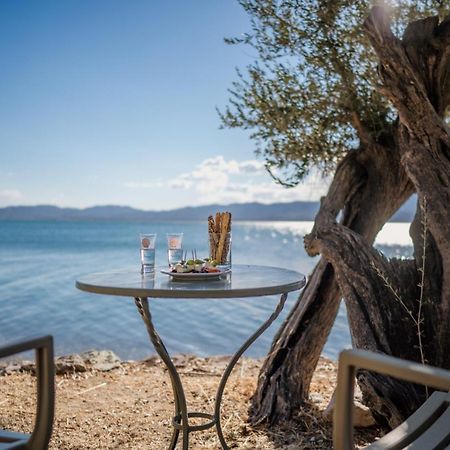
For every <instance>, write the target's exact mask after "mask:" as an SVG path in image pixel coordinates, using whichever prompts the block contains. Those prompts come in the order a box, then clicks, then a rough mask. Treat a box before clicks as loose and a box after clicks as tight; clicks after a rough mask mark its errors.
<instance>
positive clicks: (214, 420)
mask: <svg viewBox="0 0 450 450" xmlns="http://www.w3.org/2000/svg"><path fill="white" fill-rule="evenodd" d="M286 299H287V293H286V294H282V295H281V298H280V301H279V302H278V305H277V307H276V309H275V311H274V312H273V313H272V314H271V316H270V317H269V318H268V319H267V321H266V322H264V323H263V325H261V327H259V328H258V330H257V331H256V332H255V333H254V334H253V335H252V336H250V338H249V339H248V340H247V341H246V342H245V343H244V344H243V345H242V346H241V347H240V348H239V350H238V351H237V352H236V353H235V355H234V356H233V357H232V359H231V361H230V362H229V363H228V365H227V368H226V369H225V372H224V374H223V375H222V378H221V380H220V384H219V387H218V389H217V394H216V400H215V408H214V415H211V414H207V413H201V412H191V413H188V411H187V405H186V396H185V395H184V390H183V385H182V384H181V379H180V376H179V374H178V372H177V369H176V368H175V365H174V364H173V362H172V360H171V359H170V356H169V353H168V352H167V349H166V347H165V345H164V343H163V342H162V340H161V338H160V336H159V335H158V333H157V332H156V330H155V327H154V325H153V322H152V316H151V314H150V309H149V306H148V299H147V298H145V297H143V298H135V302H136V306H137V308H138V311H139V313H140V315H141V317H142V319H143V320H144V323H145V326H146V327H147V332H148V335H149V337H150V340H151V341H152V344H153V347H154V348H155V350H156V352H157V353H158V355H159V356H160V357H161V359H162V360H163V362H164V364H165V365H166V367H167V370H168V372H169V376H170V381H171V383H172V390H173V396H174V401H175V416H174V417H173V419H172V426H173V428H174V429H173V433H172V438H171V441H170V445H169V448H168V450H175V448H176V445H177V441H178V437H179V433H180V431H182V433H183V450H188V449H189V433H191V432H193V431H201V430H206V429H208V428H211V427H213V426H215V427H216V431H217V435H218V437H219V441H220V444H221V445H222V448H223V449H224V450H229V447H228V445H227V444H226V442H225V438H224V436H223V432H222V426H221V424H220V408H221V402H222V397H223V392H224V390H225V386H226V383H227V381H228V378H229V376H230V374H231V372H232V370H233V368H234V366H235V365H236V363H237V362H238V360H239V358H240V357H241V356H242V354H243V353H244V352H245V351H246V350H247V349H248V348H249V347H250V345H252V344H253V342H255V340H256V339H258V337H259V336H261V334H262V333H264V331H265V330H266V329H267V328H268V327H269V326H270V325H271V324H272V322H273V321H274V320H275V319H276V318H277V317H278V315H279V314H280V312H281V311H282V309H283V307H284V303H285V302H286ZM192 417H197V418H204V419H209V422H206V423H204V424H202V425H189V418H192Z"/></svg>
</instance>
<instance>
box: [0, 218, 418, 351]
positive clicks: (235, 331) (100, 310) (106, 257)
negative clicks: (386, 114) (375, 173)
mask: <svg viewBox="0 0 450 450" xmlns="http://www.w3.org/2000/svg"><path fill="white" fill-rule="evenodd" d="M311 227H312V222H241V223H235V224H234V225H233V263H242V264H260V265H271V266H288V267H290V268H293V269H295V270H298V271H300V272H303V273H305V274H308V273H310V272H311V270H312V269H313V267H314V265H315V263H316V262H317V259H315V258H309V257H308V256H307V255H306V254H305V251H304V249H303V245H302V240H303V235H304V234H305V233H307V232H308V231H309V230H310V229H311ZM180 231H182V232H184V233H185V235H184V246H185V248H189V249H190V248H195V249H196V250H197V253H198V254H199V255H206V254H207V240H206V227H205V224H204V223H193V222H190V223H187V222H186V223H183V222H177V223H175V222H172V223H136V222H129V223H128V222H0V345H1V343H5V342H10V341H12V340H16V339H19V338H22V337H26V336H31V335H37V334H47V333H49V334H53V336H54V338H55V347H56V353H57V354H58V355H60V354H69V353H73V352H80V351H84V350H88V349H111V350H113V351H114V352H116V353H117V354H118V355H119V356H120V357H121V358H123V359H140V358H144V357H146V356H148V355H149V354H151V353H152V351H153V349H152V348H151V347H150V343H149V341H148V337H147V334H146V330H145V327H144V325H143V323H142V322H141V319H140V317H139V314H138V312H137V310H136V308H135V306H134V302H133V300H132V299H129V298H122V297H108V296H102V295H94V294H89V293H85V292H81V291H79V290H77V289H76V288H75V280H76V279H77V278H78V277H79V276H80V275H82V274H85V273H89V272H95V271H107V270H114V269H118V268H125V267H129V266H136V267H139V264H140V261H139V243H138V235H139V233H140V232H152V233H153V232H154V233H157V234H158V237H157V250H156V264H157V265H164V264H166V263H167V259H166V244H165V234H166V233H167V232H180ZM377 242H378V246H379V248H380V249H381V250H382V251H383V252H384V253H385V254H387V255H389V256H393V255H396V256H410V254H411V251H412V248H411V243H410V241H409V237H408V224H387V225H386V227H385V228H384V229H383V231H382V232H381V233H380V236H379V238H378V240H377ZM297 296H298V293H291V294H290V295H289V298H288V301H287V303H286V306H285V309H284V311H283V313H282V315H281V316H280V317H279V318H278V319H277V321H276V322H275V323H274V324H273V325H272V327H271V328H270V329H269V330H268V331H267V332H266V333H265V334H264V335H263V336H262V337H261V338H260V339H259V340H258V341H257V342H256V343H255V344H254V345H253V347H251V348H250V349H249V351H248V352H247V354H248V355H249V356H263V355H265V354H266V352H267V350H268V348H269V346H270V343H271V340H272V337H273V335H274V333H275V331H276V330H277V329H278V327H279V326H280V324H281V322H282V320H283V319H284V318H285V317H286V315H287V313H288V311H289V309H290V308H292V305H293V304H294V302H295V300H296V298H297ZM277 301H278V296H274V297H270V298H261V297H258V298H251V299H236V300H210V301H206V302H205V301H198V300H168V299H164V300H158V299H156V300H151V309H152V313H153V317H154V321H155V323H156V326H157V329H158V331H159V332H160V334H161V336H162V338H163V340H164V341H165V343H166V345H167V347H168V350H169V351H170V352H172V353H195V354H198V355H213V354H214V355H217V354H232V353H234V351H235V350H236V349H237V348H238V347H239V346H240V345H241V344H242V343H243V342H244V340H246V339H247V337H248V336H249V335H250V334H252V333H253V332H254V330H255V329H256V328H258V326H259V325H260V324H261V323H262V322H263V321H264V320H265V319H266V318H267V317H268V316H269V315H270V313H271V312H272V311H273V308H274V306H275V304H276V302H277ZM349 345H350V337H349V333H348V327H347V322H346V318H345V310H344V308H343V307H342V308H341V310H340V312H339V315H338V317H337V320H336V323H335V325H334V328H333V330H332V333H331V336H330V338H329V340H328V343H327V345H326V347H325V349H324V354H325V355H327V356H329V357H332V358H336V356H337V354H338V352H339V351H340V350H341V349H342V348H345V347H347V346H349Z"/></svg>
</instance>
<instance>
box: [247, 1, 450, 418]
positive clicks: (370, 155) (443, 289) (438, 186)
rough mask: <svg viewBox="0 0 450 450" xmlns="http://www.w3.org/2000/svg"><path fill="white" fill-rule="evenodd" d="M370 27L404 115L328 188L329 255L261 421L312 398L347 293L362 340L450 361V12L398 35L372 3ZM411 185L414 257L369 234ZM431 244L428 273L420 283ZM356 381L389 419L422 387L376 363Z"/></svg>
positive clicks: (293, 320)
mask: <svg viewBox="0 0 450 450" xmlns="http://www.w3.org/2000/svg"><path fill="white" fill-rule="evenodd" d="M365 27H366V31H367V34H368V35H369V38H370V40H371V43H372V45H373V47H374V49H375V51H376V52H377V54H378V56H379V58H380V76H381V78H382V81H383V86H382V87H381V89H382V91H383V92H384V93H385V94H386V95H387V96H388V97H389V99H390V100H391V101H392V103H393V104H394V106H395V107H396V108H397V110H398V113H399V120H398V122H397V123H396V124H395V126H393V128H392V129H391V130H389V132H386V134H385V135H384V136H382V137H381V138H377V139H373V140H372V139H371V138H370V133H369V138H367V135H366V136H365V139H361V147H360V149H358V150H357V151H354V152H351V153H349V154H348V155H347V157H346V158H344V160H343V161H342V162H341V164H340V165H339V166H338V168H337V170H336V175H335V178H334V180H333V182H332V184H331V187H330V190H329V192H328V194H327V196H326V197H324V198H323V199H322V202H321V208H320V210H319V213H318V214H317V216H316V220H315V225H314V228H313V230H312V232H311V234H310V235H308V236H306V237H305V247H306V249H307V251H308V253H309V254H311V255H315V254H318V253H320V254H321V255H322V260H321V261H320V262H319V264H318V266H317V267H316V268H315V270H314V272H313V274H312V276H311V277H310V279H309V281H308V284H307V286H306V288H305V290H304V291H303V293H302V295H301V296H300V298H299V300H298V302H297V303H296V305H295V306H294V308H293V310H292V311H291V313H290V314H289V316H288V318H287V319H286V321H285V323H284V324H283V326H282V328H281V329H280V331H279V332H278V334H277V336H276V338H275V339H274V342H273V344H272V348H271V351H270V353H269V355H268V357H267V359H266V361H265V364H264V366H263V368H262V370H261V374H260V377H259V380H258V387H257V391H256V393H255V395H254V397H253V400H252V408H251V421H252V422H253V423H254V424H257V423H261V422H269V423H275V422H279V421H282V420H285V419H288V418H290V417H292V416H293V415H294V414H295V412H296V411H297V410H298V408H299V407H300V406H301V404H302V403H303V402H304V401H305V400H306V399H307V396H308V393H309V384H310V381H311V377H312V373H313V370H314V368H315V366H316V363H317V361H318V358H319V356H320V352H321V350H322V347H323V345H324V344H325V342H326V338H327V336H328V333H329V331H330V328H331V326H332V323H333V321H334V318H335V316H336V313H337V310H338V307H339V302H340V298H341V297H344V298H345V301H346V306H347V311H348V317H349V325H350V331H351V336H352V342H353V345H354V346H356V347H359V348H365V349H369V350H374V351H379V352H383V353H387V354H392V355H396V356H401V357H403V358H408V359H413V360H419V361H421V360H423V359H424V358H425V359H426V361H427V362H429V363H431V364H435V365H439V366H442V367H446V368H450V328H449V327H448V326H447V324H448V319H450V251H449V250H450V240H449V236H450V229H449V228H450V210H449V209H448V205H449V204H450V189H449V188H450V133H449V130H448V127H447V126H446V124H445V122H444V121H443V119H442V118H443V116H444V114H445V111H446V110H447V107H448V105H449V100H450V50H449V46H450V43H449V42H450V16H449V17H447V19H445V20H444V21H443V22H442V23H440V24H439V20H438V19H437V18H428V19H425V20H423V21H418V22H414V23H412V24H410V26H409V27H408V28H407V29H406V31H405V34H404V38H403V41H402V42H400V41H399V40H398V39H397V38H396V37H395V36H394V35H393V34H392V32H391V30H390V28H389V21H388V18H387V15H385V14H384V12H383V10H382V9H381V8H378V7H375V8H373V10H372V12H371V14H370V16H369V18H368V19H367V21H366V22H365ZM414 191H417V192H418V195H419V199H420V202H421V204H425V203H427V204H428V208H427V210H426V211H425V212H421V211H420V210H418V212H417V216H416V219H415V221H414V223H413V225H412V227H411V234H412V237H413V242H414V248H415V259H413V260H410V261H398V260H391V261H388V260H386V259H385V258H384V257H383V256H382V255H380V254H379V253H378V252H377V251H375V250H374V249H373V247H372V244H373V241H374V239H375V237H376V234H377V233H378V231H379V230H380V229H381V227H382V226H383V225H384V224H385V222H386V221H387V220H388V219H389V218H390V217H391V215H392V214H393V213H394V212H395V211H396V210H397V209H398V208H399V207H400V206H401V204H402V203H403V202H404V201H405V200H406V199H407V198H408V197H409V196H410V195H411V193H412V192H414ZM340 211H342V213H343V214H342V219H341V221H340V223H339V224H338V223H336V217H337V215H338V213H339V212H340ZM425 219H426V222H427V229H426V236H427V238H426V241H425V244H426V246H425V250H424V240H423V238H422V229H423V227H422V222H423V221H424V220H425ZM424 255H425V258H426V265H425V270H426V271H427V274H428V277H426V279H425V281H424V283H423V291H422V290H421V287H420V286H418V284H419V285H420V284H421V280H422V278H421V272H420V270H421V269H422V266H423V256H424ZM418 299H422V301H421V302H418V301H417V300H418ZM421 314H422V316H421ZM417 318H419V320H418V323H420V327H418V326H417V323H416V322H415V321H414V319H417ZM422 319H423V320H422ZM419 334H420V336H421V338H422V343H421V346H420V348H418V343H419V341H418V339H419ZM421 353H422V356H421ZM423 355H425V356H423ZM359 382H360V385H361V388H362V390H363V394H364V396H365V399H366V401H367V403H368V404H369V406H370V407H371V409H372V412H373V413H374V415H375V416H376V418H377V419H378V420H379V422H380V423H384V424H388V425H389V426H395V425H396V424H398V422H399V421H401V420H403V419H404V418H405V417H406V416H407V415H409V414H410V413H411V412H412V411H413V410H414V409H416V408H417V406H418V405H419V404H420V402H421V401H422V400H423V398H424V390H423V389H421V388H418V387H417V386H411V385H409V384H406V383H400V382H398V381H395V380H392V379H388V378H385V377H380V376H378V375H375V374H369V373H361V374H360V376H359Z"/></svg>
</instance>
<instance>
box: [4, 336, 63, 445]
mask: <svg viewBox="0 0 450 450" xmlns="http://www.w3.org/2000/svg"><path fill="white" fill-rule="evenodd" d="M33 349H35V350H36V378H37V411H36V420H35V424H34V428H33V432H32V433H31V434H26V433H16V432H12V431H7V430H0V450H5V449H8V450H12V449H14V450H18V449H24V450H25V449H26V450H45V449H47V448H48V444H49V441H50V436H51V433H52V426H53V414H54V409H55V367H54V360H53V338H52V336H43V337H39V338H36V339H30V340H27V341H21V342H17V343H14V344H10V345H7V346H4V347H0V358H4V357H7V356H11V355H14V354H17V353H20V352H24V351H28V350H33ZM0 381H1V380H0Z"/></svg>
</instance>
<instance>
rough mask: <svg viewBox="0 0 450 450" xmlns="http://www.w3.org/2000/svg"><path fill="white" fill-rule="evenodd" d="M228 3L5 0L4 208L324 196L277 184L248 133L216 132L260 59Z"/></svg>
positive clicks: (0, 93)
mask: <svg viewBox="0 0 450 450" xmlns="http://www.w3.org/2000/svg"><path fill="white" fill-rule="evenodd" d="M249 29H250V27H249V20H248V17H247V16H246V14H245V13H244V11H243V10H242V8H241V7H240V5H239V4H238V3H237V2H236V1H233V0H226V1H223V0H191V1H181V0H179V1H163V0H153V1H150V0H147V1H138V0H133V1H126V0H121V1H118V0H94V1H92V0H77V1H75V0H66V1H63V2H61V1H58V0H53V1H46V0H40V1H39V2H32V1H20V0H3V1H1V2H0V30H1V32H0V33H1V38H0V67H1V70H0V152H1V153H0V155H1V157H0V207H1V206H7V205H16V204H23V205H27V204H31V205H34V204H54V205H59V206H73V207H86V206H92V205H98V204H120V205H131V206H134V207H138V208H143V209H170V208H175V207H179V206H185V205H198V204H206V203H211V202H215V201H218V202H224V203H229V202H234V201H238V202H243V201H253V200H259V201H262V202H272V201H290V200H297V199H313V198H314V199H316V198H318V196H319V195H321V194H323V193H324V183H323V181H322V180H320V179H318V178H317V177H313V178H312V179H310V180H309V182H308V183H307V184H306V185H304V186H300V187H299V188H297V189H294V190H286V189H284V188H281V187H279V186H277V185H275V183H274V182H273V181H272V180H271V178H270V177H269V176H268V175H267V174H266V173H265V172H264V169H263V167H262V163H263V161H260V160H256V159H255V156H254V153H253V149H254V146H253V143H252V142H251V141H250V139H249V136H248V133H246V132H244V131H242V130H220V129H219V126H220V120H219V118H218V116H217V113H216V111H215V108H216V106H218V107H224V106H225V105H226V102H227V98H228V94H227V89H228V88H229V87H230V86H231V82H232V81H233V80H234V79H235V78H236V76H235V67H241V68H243V67H245V65H247V64H248V63H249V62H251V61H252V60H253V57H254V56H255V55H254V54H253V52H252V50H251V49H249V48H244V47H240V46H228V45H226V44H225V43H224V42H223V38H224V37H230V36H238V35H240V34H242V33H244V32H246V31H249Z"/></svg>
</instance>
